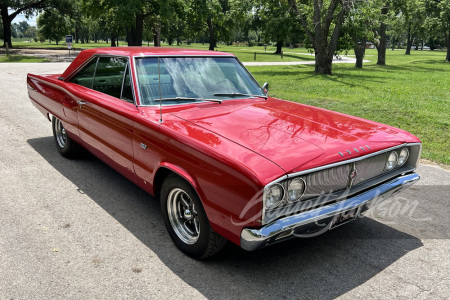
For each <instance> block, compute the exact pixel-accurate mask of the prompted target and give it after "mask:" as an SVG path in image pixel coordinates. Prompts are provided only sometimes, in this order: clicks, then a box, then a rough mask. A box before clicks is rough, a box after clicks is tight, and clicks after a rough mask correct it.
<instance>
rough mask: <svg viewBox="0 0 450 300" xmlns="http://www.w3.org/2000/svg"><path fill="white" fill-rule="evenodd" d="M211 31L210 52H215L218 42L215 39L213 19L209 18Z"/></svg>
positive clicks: (207, 21) (208, 22)
mask: <svg viewBox="0 0 450 300" xmlns="http://www.w3.org/2000/svg"><path fill="white" fill-rule="evenodd" d="M206 23H207V24H208V29H209V50H212V51H214V47H215V46H216V41H215V39H214V25H213V24H212V20H211V17H208V19H207V20H206Z"/></svg>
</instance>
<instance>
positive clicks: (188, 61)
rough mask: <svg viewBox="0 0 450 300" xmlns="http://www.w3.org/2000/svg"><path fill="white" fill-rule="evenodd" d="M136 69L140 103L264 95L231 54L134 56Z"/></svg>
mask: <svg viewBox="0 0 450 300" xmlns="http://www.w3.org/2000/svg"><path fill="white" fill-rule="evenodd" d="M136 70H137V80H138V85H139V91H140V99H141V105H156V104H157V105H159V103H160V101H159V100H160V99H162V101H161V104H162V105H173V104H182V103H192V102H203V101H212V100H214V99H217V100H229V99H238V98H251V97H265V94H264V93H263V91H262V89H261V87H260V86H259V85H258V83H257V82H256V81H255V80H254V79H253V78H252V77H251V76H250V74H249V73H248V72H247V70H246V69H245V68H244V67H242V66H241V65H240V64H239V63H238V61H237V60H236V59H235V58H233V57H161V58H159V64H158V58H157V57H146V58H137V59H136ZM158 71H159V72H158ZM219 102H220V101H219Z"/></svg>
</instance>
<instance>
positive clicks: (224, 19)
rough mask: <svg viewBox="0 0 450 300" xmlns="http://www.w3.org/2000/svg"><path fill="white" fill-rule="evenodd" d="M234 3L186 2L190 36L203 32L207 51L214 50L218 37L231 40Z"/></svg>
mask: <svg viewBox="0 0 450 300" xmlns="http://www.w3.org/2000/svg"><path fill="white" fill-rule="evenodd" d="M235 5H239V3H238V2H237V1H236V2H235V1H229V0H188V4H187V6H188V9H187V18H188V19H189V20H191V22H188V26H189V29H188V30H187V31H188V33H190V35H191V36H192V35H197V34H198V33H203V32H205V29H206V36H207V37H208V40H209V50H214V48H215V47H216V42H217V40H218V38H219V37H221V38H222V39H223V40H230V39H231V28H232V26H233V20H232V18H231V10H232V7H233V6H235Z"/></svg>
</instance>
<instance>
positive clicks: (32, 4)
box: [0, 0, 65, 48]
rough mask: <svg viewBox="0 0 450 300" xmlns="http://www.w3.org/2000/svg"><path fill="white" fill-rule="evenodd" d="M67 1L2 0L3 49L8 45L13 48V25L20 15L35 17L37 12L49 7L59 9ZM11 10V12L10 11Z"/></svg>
mask: <svg viewBox="0 0 450 300" xmlns="http://www.w3.org/2000/svg"><path fill="white" fill-rule="evenodd" d="M63 2H65V1H57V0H0V14H1V17H2V20H3V42H4V43H3V47H5V45H6V44H8V46H9V48H12V46H13V45H12V43H11V35H12V30H11V24H12V21H13V20H14V19H15V18H16V17H17V16H18V15H19V14H25V16H26V17H29V16H31V15H33V14H34V13H35V12H36V11H37V10H40V9H47V8H48V7H59V5H60V4H61V5H62V6H63V5H64V3H63ZM8 9H10V10H8Z"/></svg>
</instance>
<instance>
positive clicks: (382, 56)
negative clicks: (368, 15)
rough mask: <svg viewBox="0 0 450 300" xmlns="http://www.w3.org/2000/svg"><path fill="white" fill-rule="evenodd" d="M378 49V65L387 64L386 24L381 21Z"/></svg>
mask: <svg viewBox="0 0 450 300" xmlns="http://www.w3.org/2000/svg"><path fill="white" fill-rule="evenodd" d="M377 50H378V60H377V65H381V66H384V65H386V24H385V23H384V22H382V23H381V26H380V42H379V44H378V46H377Z"/></svg>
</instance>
